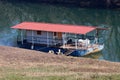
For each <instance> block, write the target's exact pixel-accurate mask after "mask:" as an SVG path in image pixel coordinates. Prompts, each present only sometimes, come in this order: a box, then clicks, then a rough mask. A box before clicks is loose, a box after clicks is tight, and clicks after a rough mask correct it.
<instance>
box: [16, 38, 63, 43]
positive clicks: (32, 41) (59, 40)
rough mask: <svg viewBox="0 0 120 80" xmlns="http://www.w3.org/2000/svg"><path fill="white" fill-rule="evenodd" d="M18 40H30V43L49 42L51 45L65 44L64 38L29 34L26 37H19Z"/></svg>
mask: <svg viewBox="0 0 120 80" xmlns="http://www.w3.org/2000/svg"><path fill="white" fill-rule="evenodd" d="M17 41H26V42H30V43H36V44H49V45H57V44H59V45H62V44H63V41H62V39H58V38H47V37H37V36H27V37H24V38H21V37H18V38H17Z"/></svg>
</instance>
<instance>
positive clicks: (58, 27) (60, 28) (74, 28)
mask: <svg viewBox="0 0 120 80" xmlns="http://www.w3.org/2000/svg"><path fill="white" fill-rule="evenodd" d="M12 28H15V29H23V30H37V31H38V30H40V31H50V32H65V33H74V34H86V33H88V32H90V31H93V30H95V29H96V27H91V26H79V25H67V24H52V23H38V22H23V23H20V24H18V25H16V26H13V27H12Z"/></svg>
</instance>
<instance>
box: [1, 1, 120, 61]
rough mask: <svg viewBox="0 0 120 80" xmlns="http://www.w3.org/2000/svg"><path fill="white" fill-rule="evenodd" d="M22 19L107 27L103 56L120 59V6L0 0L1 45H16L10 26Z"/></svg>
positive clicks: (110, 59) (14, 35)
mask: <svg viewBox="0 0 120 80" xmlns="http://www.w3.org/2000/svg"><path fill="white" fill-rule="evenodd" d="M23 21H35V22H50V23H63V24H77V25H92V26H99V27H105V28H106V27H108V28H109V30H108V31H102V32H101V34H100V37H103V40H102V41H103V42H104V43H105V48H104V50H103V51H102V55H103V57H102V58H104V59H106V60H109V61H120V10H104V9H84V8H77V7H65V6H60V5H49V4H37V3H18V2H14V3H12V2H2V1H0V45H6V46H16V35H17V31H16V30H13V29H11V28H10V27H11V26H13V25H15V24H18V23H20V22H23Z"/></svg>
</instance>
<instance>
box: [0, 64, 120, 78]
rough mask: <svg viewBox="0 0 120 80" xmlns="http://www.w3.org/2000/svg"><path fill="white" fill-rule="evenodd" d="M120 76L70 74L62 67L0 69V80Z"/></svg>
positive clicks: (112, 76)
mask: <svg viewBox="0 0 120 80" xmlns="http://www.w3.org/2000/svg"><path fill="white" fill-rule="evenodd" d="M119 79H120V74H117V75H115V74H112V75H110V74H108V75H107V74H105V75H101V74H99V73H89V74H88V73H87V74H86V73H80V72H77V73H75V72H72V71H70V70H68V69H67V68H65V67H62V66H38V67H29V68H19V69H15V68H14V69H13V68H8V67H1V68H0V80H119Z"/></svg>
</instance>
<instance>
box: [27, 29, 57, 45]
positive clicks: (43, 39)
mask: <svg viewBox="0 0 120 80" xmlns="http://www.w3.org/2000/svg"><path fill="white" fill-rule="evenodd" d="M47 36H48V41H47ZM26 38H27V42H29V43H35V44H49V45H55V42H54V38H55V37H54V33H53V32H48V34H47V32H46V31H41V34H37V31H30V30H29V31H26Z"/></svg>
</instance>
